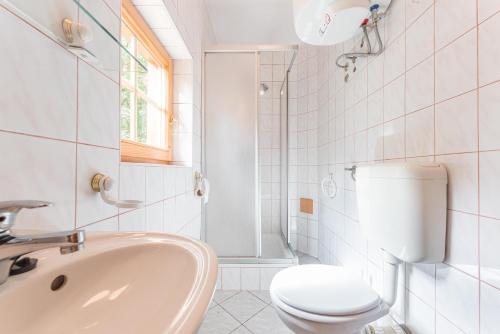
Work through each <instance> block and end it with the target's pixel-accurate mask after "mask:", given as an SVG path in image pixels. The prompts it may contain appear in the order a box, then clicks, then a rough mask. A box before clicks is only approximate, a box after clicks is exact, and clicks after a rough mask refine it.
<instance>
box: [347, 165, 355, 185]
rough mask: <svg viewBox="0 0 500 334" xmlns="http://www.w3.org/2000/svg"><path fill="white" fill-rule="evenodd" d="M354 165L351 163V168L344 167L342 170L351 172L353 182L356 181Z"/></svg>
mask: <svg viewBox="0 0 500 334" xmlns="http://www.w3.org/2000/svg"><path fill="white" fill-rule="evenodd" d="M356 168H357V167H356V165H352V167H351V168H344V170H346V171H349V172H351V178H352V180H353V181H354V182H356Z"/></svg>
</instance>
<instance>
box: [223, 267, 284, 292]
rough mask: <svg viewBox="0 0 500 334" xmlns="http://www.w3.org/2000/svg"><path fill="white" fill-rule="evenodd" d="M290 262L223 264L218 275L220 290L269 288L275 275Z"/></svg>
mask: <svg viewBox="0 0 500 334" xmlns="http://www.w3.org/2000/svg"><path fill="white" fill-rule="evenodd" d="M287 267H290V265H289V264H284V265H279V264H221V265H219V275H218V277H217V289H220V290H255V291H258V290H269V286H270V285H271V281H272V280H273V277H274V275H276V274H277V273H278V272H279V271H281V270H283V269H285V268H287Z"/></svg>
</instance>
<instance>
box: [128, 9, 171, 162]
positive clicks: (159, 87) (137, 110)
mask: <svg viewBox="0 0 500 334" xmlns="http://www.w3.org/2000/svg"><path fill="white" fill-rule="evenodd" d="M121 42H122V44H123V45H124V46H125V47H126V49H127V51H128V52H127V51H124V50H122V51H121V84H120V108H121V111H120V136H121V159H122V161H129V162H150V163H168V162H169V161H171V160H172V131H171V127H172V108H171V105H172V74H173V68H172V60H171V59H170V57H169V56H168V54H167V53H166V52H165V50H164V49H163V47H162V45H161V43H160V42H159V41H158V39H157V38H156V36H155V35H154V33H153V32H152V31H151V29H150V28H149V27H148V25H147V24H146V23H145V22H144V20H143V18H142V17H141V16H140V14H139V13H138V12H137V10H136V9H135V7H134V6H133V5H132V4H131V2H130V0H124V1H123V2H122V27H121ZM132 55H133V56H134V57H135V58H136V59H138V60H139V61H140V62H141V64H142V66H141V64H139V63H137V61H135V60H134V58H133V57H132ZM144 67H145V68H144Z"/></svg>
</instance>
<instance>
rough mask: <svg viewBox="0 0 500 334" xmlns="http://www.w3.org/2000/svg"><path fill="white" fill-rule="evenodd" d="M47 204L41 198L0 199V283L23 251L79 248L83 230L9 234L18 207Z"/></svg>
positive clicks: (18, 209) (83, 233)
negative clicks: (27, 199)
mask: <svg viewBox="0 0 500 334" xmlns="http://www.w3.org/2000/svg"><path fill="white" fill-rule="evenodd" d="M51 205H52V203H50V202H42V201H9V202H0V284H3V283H5V281H7V279H8V278H9V275H10V270H11V267H12V265H13V264H14V263H15V262H16V261H17V259H18V258H19V257H21V256H23V255H26V254H28V253H31V252H35V251H38V250H41V249H45V248H51V247H59V249H60V252H61V254H69V253H73V252H76V251H78V250H80V249H82V248H83V244H84V242H85V231H80V230H74V231H64V232H55V233H47V234H36V235H22V236H16V235H13V234H12V232H11V230H10V229H11V228H12V226H14V224H15V222H16V216H17V214H18V213H19V211H21V210H22V209H35V208H43V207H47V206H51Z"/></svg>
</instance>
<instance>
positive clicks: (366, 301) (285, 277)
mask: <svg viewBox="0 0 500 334" xmlns="http://www.w3.org/2000/svg"><path fill="white" fill-rule="evenodd" d="M271 290H272V293H273V294H274V295H275V296H276V297H278V298H279V300H281V301H282V302H283V303H285V304H287V305H288V306H291V307H293V308H296V309H299V310H301V311H304V312H308V313H314V314H321V315H332V316H333V315H339V316H342V315H344V316H345V315H354V314H358V313H363V312H366V311H369V310H371V309H373V308H375V307H376V306H377V305H378V304H379V303H380V297H379V295H378V294H377V293H376V292H375V291H373V290H372V289H371V288H370V286H368V285H367V284H366V283H365V282H364V281H363V280H361V279H360V278H357V277H355V276H354V275H352V274H350V273H349V272H347V271H346V270H345V269H343V268H342V267H336V266H327V265H320V264H312V265H302V266H295V267H290V268H287V269H285V270H282V271H280V272H279V273H278V274H276V275H275V276H274V279H273V281H272V284H271Z"/></svg>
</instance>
